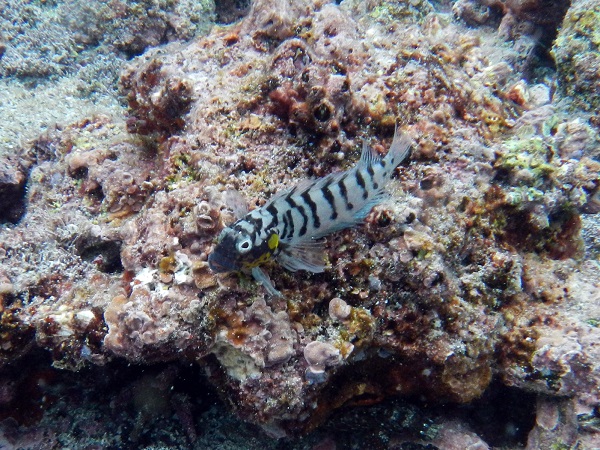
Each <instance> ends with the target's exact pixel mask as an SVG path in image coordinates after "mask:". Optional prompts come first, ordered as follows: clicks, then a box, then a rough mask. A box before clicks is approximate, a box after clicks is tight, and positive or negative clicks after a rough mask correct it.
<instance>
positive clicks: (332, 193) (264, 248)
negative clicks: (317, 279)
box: [208, 132, 410, 296]
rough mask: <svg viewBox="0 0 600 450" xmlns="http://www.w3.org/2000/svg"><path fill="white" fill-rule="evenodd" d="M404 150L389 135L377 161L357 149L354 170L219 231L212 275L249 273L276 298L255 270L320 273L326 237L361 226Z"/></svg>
mask: <svg viewBox="0 0 600 450" xmlns="http://www.w3.org/2000/svg"><path fill="white" fill-rule="evenodd" d="M409 149H410V140H409V139H408V137H407V136H405V135H398V133H397V132H395V133H394V139H393V141H392V145H391V147H390V150H389V151H388V153H387V155H386V156H385V157H384V158H383V159H382V158H380V157H379V155H378V154H377V153H375V152H374V151H372V150H371V149H369V148H368V147H367V145H366V144H363V149H362V154H361V157H360V161H359V162H358V164H357V165H356V166H355V167H353V168H351V169H349V170H347V171H345V172H338V173H332V174H330V175H327V176H326V177H323V178H320V179H317V180H307V181H304V182H302V183H300V184H298V185H296V186H295V187H294V188H292V189H291V190H289V191H285V192H283V193H280V194H277V195H275V196H273V198H271V199H270V200H269V201H268V202H267V203H266V204H265V205H264V206H262V207H260V208H258V209H255V210H253V211H251V212H249V213H248V214H246V215H245V216H244V217H242V218H241V219H239V220H238V221H237V222H235V223H234V224H233V225H231V226H230V227H228V228H226V229H224V230H223V232H222V233H221V235H220V236H219V239H218V243H217V245H216V247H215V249H214V251H213V252H212V253H211V254H210V256H209V257H208V263H209V266H210V268H211V269H212V270H213V271H214V272H231V271H243V272H248V271H250V272H251V273H252V275H253V277H254V279H255V280H256V281H258V282H259V283H261V284H262V285H263V286H264V287H265V288H266V289H267V291H268V292H269V293H270V294H272V295H278V296H279V295H281V294H280V293H279V292H278V291H277V290H276V289H275V287H274V286H273V284H272V283H271V281H270V280H269V278H268V277H267V275H266V274H265V273H264V272H263V271H262V270H261V269H260V267H259V266H261V265H262V264H264V263H266V262H267V261H269V260H271V259H275V260H276V261H277V262H279V263H280V264H281V265H282V266H283V267H285V268H286V269H288V270H291V271H297V270H307V271H309V272H315V273H317V272H323V271H324V269H325V258H324V256H325V255H324V252H323V248H324V247H323V244H322V242H319V241H317V240H318V239H319V238H322V237H324V236H326V235H328V234H331V233H334V232H336V231H339V230H343V229H344V228H349V227H352V226H354V225H356V224H358V223H360V222H362V221H363V220H364V218H365V217H366V216H367V215H368V214H369V212H370V211H371V209H372V208H373V206H375V205H376V204H378V203H380V202H381V201H382V200H383V199H384V198H385V196H386V194H385V190H384V188H385V185H386V184H387V182H388V181H389V180H390V178H391V176H392V174H393V172H394V169H395V168H396V167H397V166H398V164H400V163H401V162H402V161H403V160H404V158H406V155H407V154H408V152H409Z"/></svg>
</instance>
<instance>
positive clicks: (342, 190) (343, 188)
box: [338, 174, 354, 211]
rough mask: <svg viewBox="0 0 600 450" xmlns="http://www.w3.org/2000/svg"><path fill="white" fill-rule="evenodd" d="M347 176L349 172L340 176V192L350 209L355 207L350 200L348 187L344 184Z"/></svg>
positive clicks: (347, 207)
mask: <svg viewBox="0 0 600 450" xmlns="http://www.w3.org/2000/svg"><path fill="white" fill-rule="evenodd" d="M346 176H347V174H344V176H343V177H342V178H340V181H338V186H339V187H340V194H342V198H343V199H344V203H345V204H346V209H347V210H348V211H350V210H352V209H353V208H354V205H353V204H352V203H350V202H349V201H348V188H346V185H345V184H344V180H345V179H346Z"/></svg>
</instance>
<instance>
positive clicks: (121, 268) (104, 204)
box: [0, 0, 600, 448]
mask: <svg viewBox="0 0 600 450" xmlns="http://www.w3.org/2000/svg"><path fill="white" fill-rule="evenodd" d="M375 3H376V4H374V5H371V4H370V3H369V4H368V5H364V4H363V2H358V1H351V0H346V1H344V2H341V4H339V5H338V4H335V3H330V2H325V1H320V0H316V1H313V0H303V1H294V2H292V3H289V2H286V1H277V2H267V1H261V0H256V1H254V2H253V3H252V6H251V8H250V10H249V12H248V14H247V16H246V17H245V18H243V19H242V20H241V21H240V22H238V23H235V24H233V25H231V26H227V27H215V29H214V30H213V31H212V32H211V34H210V35H208V36H207V37H205V38H202V39H199V40H197V41H195V42H192V43H189V44H180V43H170V44H167V45H165V46H163V47H161V48H160V49H155V50H150V51H148V52H146V53H145V54H144V55H143V56H141V57H140V58H137V59H134V60H133V61H132V62H131V64H130V65H129V67H128V68H127V70H126V71H125V72H124V73H123V75H122V77H121V88H122V91H123V93H124V94H125V96H126V98H127V101H128V104H129V108H130V116H129V118H128V119H127V120H126V121H119V120H117V119H114V118H108V117H103V116H97V117H93V118H89V119H88V120H85V121H82V122H80V123H75V124H72V125H70V126H68V127H64V128H62V129H56V130H54V131H52V132H49V133H48V134H47V135H45V136H44V137H43V138H40V140H38V142H36V143H33V144H32V145H31V146H28V147H25V148H24V149H23V152H22V155H21V159H22V160H23V161H25V162H24V163H21V164H27V167H26V168H25V169H23V173H27V176H28V180H27V186H28V189H27V193H26V198H27V205H28V206H27V211H26V213H25V214H24V216H23V217H22V219H21V220H20V221H19V222H18V223H16V224H14V225H11V226H5V227H4V228H3V229H2V233H1V234H0V251H1V256H0V258H1V259H2V268H1V269H0V270H1V272H0V277H1V278H0V296H1V297H2V300H3V307H2V308H3V309H2V320H1V322H0V344H1V345H0V362H3V363H5V362H6V361H8V360H15V359H17V358H19V357H21V356H22V355H23V354H26V353H27V352H28V351H30V349H31V348H32V347H33V346H35V345H37V346H40V347H42V348H47V349H48V350H49V351H50V352H51V353H52V357H53V361H54V364H55V365H56V366H59V367H65V368H70V369H74V370H76V369H79V368H81V367H83V366H85V365H87V364H105V363H107V361H110V360H113V359H115V358H125V359H126V360H128V361H132V362H136V363H139V364H150V363H155V362H171V361H186V362H188V361H189V362H193V363H196V364H199V365H201V366H203V367H206V371H207V374H208V377H209V379H210V380H211V382H212V383H214V384H215V385H217V386H218V387H219V389H220V391H221V392H222V393H223V395H224V396H225V397H227V398H230V399H235V401H232V402H231V403H232V407H233V408H234V409H235V411H236V412H237V413H238V414H239V415H240V417H242V418H243V419H245V420H248V421H251V422H255V423H257V424H259V425H260V426H262V427H263V429H264V430H265V431H267V432H268V433H269V434H270V435H273V436H278V437H282V436H287V435H292V434H296V433H302V432H306V431H308V430H311V429H313V428H315V427H316V426H318V425H320V424H322V423H323V421H325V420H326V418H327V417H328V416H329V415H330V414H331V413H332V412H333V411H334V410H335V409H337V408H340V407H342V406H344V405H346V406H347V405H357V404H362V405H365V404H372V403H376V402H378V401H381V400H382V399H384V398H386V397H388V396H395V395H404V396H420V398H425V399H429V400H432V401H438V402H439V401H450V402H457V403H468V402H471V401H473V400H474V399H477V398H478V397H480V396H481V395H482V394H483V393H484V392H485V391H486V389H487V388H488V386H489V385H490V383H491V382H492V380H493V379H494V378H495V379H498V380H500V381H501V382H502V383H504V384H506V385H509V386H516V387H518V388H519V389H522V390H525V391H528V392H535V393H538V394H540V405H539V408H538V409H539V410H540V411H541V410H542V409H544V408H546V409H547V408H549V407H550V406H548V407H547V406H544V405H545V404H546V403H544V402H550V403H551V402H552V401H553V400H549V399H553V398H555V397H560V396H570V397H572V399H573V400H572V401H573V403H574V404H576V406H577V408H575V407H574V409H573V411H575V410H577V411H582V410H585V411H586V414H591V412H590V411H594V408H595V407H597V405H598V403H599V402H600V399H598V398H597V392H598V389H600V371H599V369H598V361H599V359H598V355H597V350H596V348H595V344H594V342H595V340H596V337H597V336H596V335H597V334H598V333H597V331H598V328H597V323H595V322H590V321H591V320H596V319H597V317H598V313H597V309H595V308H594V306H593V305H594V301H595V300H597V292H596V291H595V290H594V289H593V288H592V287H591V286H592V284H593V282H594V281H590V280H596V282H597V280H598V279H600V276H599V274H598V268H597V264H596V263H597V262H595V261H583V262H582V261H581V260H580V258H581V257H582V256H583V255H584V253H585V248H584V242H583V240H582V239H581V238H580V235H579V233H580V230H581V228H582V220H583V219H585V217H583V218H582V215H583V214H587V213H590V212H597V209H594V208H597V206H596V207H595V206H594V205H597V203H598V200H597V193H598V191H599V189H600V177H599V173H600V162H599V161H598V156H599V155H600V151H599V146H598V128H597V126H598V124H597V122H594V121H593V120H587V118H586V116H585V115H584V114H578V115H576V117H574V116H573V115H567V114H566V113H565V112H564V111H562V110H561V109H560V107H559V105H556V104H555V103H554V102H553V99H552V86H550V85H548V83H547V82H546V81H544V79H543V77H542V76H539V77H538V79H536V80H534V81H531V82H529V81H524V80H523V79H522V78H523V72H522V71H519V70H515V68H514V66H513V65H511V64H507V62H506V61H512V62H515V61H521V60H522V58H523V54H521V53H519V51H520V50H519V49H518V48H516V47H511V46H508V45H500V44H499V40H501V38H499V37H498V36H497V35H495V34H490V33H487V32H486V31H485V28H477V27H475V28H468V27H466V26H465V24H464V23H463V22H462V21H461V20H458V19H456V18H454V17H453V16H452V15H451V14H447V13H442V12H439V11H438V6H439V5H435V4H433V3H429V2H426V1H423V2H410V3H411V5H412V6H411V8H412V9H409V10H407V11H405V12H402V11H398V10H396V9H394V8H393V7H392V3H391V2H386V1H380V2H375ZM500 3H502V4H504V2H472V1H460V2H456V4H455V6H454V13H455V14H456V15H458V16H460V17H461V18H462V19H464V20H467V16H468V17H470V19H469V20H468V21H469V22H471V23H474V22H475V23H482V22H487V19H485V17H483V18H481V17H479V16H477V17H479V18H477V17H475V18H473V17H472V16H473V14H475V12H473V11H474V10H473V8H474V7H475V6H476V5H480V6H481V5H487V6H485V7H486V8H491V9H492V10H494V9H497V8H499V4H500ZM526 3H527V2H506V5H505V6H504V7H503V8H508V9H507V11H506V12H505V13H506V14H511V15H513V16H514V17H515V18H517V19H519V20H530V21H533V22H534V23H535V24H536V25H540V24H541V22H539V20H538V19H539V18H540V17H542V16H543V8H542V7H541V6H539V5H538V2H529V3H528V5H530V6H527V5H525V4H526ZM574 3H578V2H574ZM419 5H421V6H419ZM473 5H475V6H473ZM518 5H521V7H518ZM559 9H560V8H559ZM553 11H554V10H553ZM418 12H419V13H418ZM480 12H481V11H480ZM405 13H406V15H405ZM413 13H414V16H412V15H411V14H413ZM394 14H397V15H400V16H401V17H409V16H410V17H411V18H410V19H406V21H402V20H396V19H397V17H396V16H394ZM482 14H484V15H485V11H483V12H482ZM569 14H571V13H567V17H571V16H569ZM415 21H417V22H418V23H417V24H415V23H414V22H415ZM503 21H504V20H503ZM559 21H560V20H558V19H557V20H555V22H556V23H558V22H559ZM553 23H554V22H553ZM555 51H559V49H556V50H555ZM531 64H534V63H531ZM562 73H563V75H562V76H563V78H564V77H566V76H567V75H565V74H566V72H564V71H563V72H562ZM563 88H564V87H563ZM396 122H398V125H399V128H400V129H401V130H402V131H403V132H404V133H406V134H407V135H408V136H410V137H411V138H412V139H413V141H414V146H413V152H412V155H411V157H410V160H408V161H407V162H405V163H404V164H403V165H401V166H400V167H399V168H398V170H397V171H396V175H397V180H396V181H394V182H393V186H392V187H391V189H390V198H389V199H388V200H387V201H386V202H385V203H383V204H382V205H379V206H377V207H375V208H374V209H373V211H371V213H370V214H369V216H368V217H367V218H366V220H365V224H364V225H361V226H358V227H355V228H352V229H347V230H344V231H342V232H338V233H335V234H333V235H331V236H329V237H328V238H327V242H326V250H327V251H326V254H327V258H328V268H327V270H326V271H325V272H324V273H322V274H309V273H306V272H302V271H300V272H296V273H291V272H288V271H286V270H285V269H282V268H281V267H278V266H276V265H271V266H269V265H267V266H266V268H265V270H266V271H267V272H268V273H269V276H270V278H271V279H272V280H273V282H274V284H275V285H276V286H277V289H279V290H280V291H281V293H282V297H281V298H275V297H269V296H266V293H265V291H264V290H263V288H262V287H261V286H260V285H258V284H257V283H255V282H254V281H253V280H251V279H247V278H246V277H245V276H243V275H237V274H219V275H215V274H213V273H212V272H211V271H210V270H209V269H208V263H207V259H208V255H209V254H210V252H211V251H212V249H213V248H214V243H215V241H216V237H217V236H218V234H219V233H220V231H221V230H222V229H223V228H224V227H226V226H228V225H229V224H231V222H232V221H233V220H234V219H233V217H234V215H235V214H234V212H233V211H232V209H236V208H237V206H235V205H233V206H232V202H231V197H229V199H228V195H227V194H226V193H227V192H228V191H230V190H231V189H236V190H238V191H241V192H242V193H243V195H244V196H245V197H246V198H247V200H248V201H249V204H250V205H251V207H258V206H260V205H263V204H264V203H265V202H266V201H267V200H268V199H269V198H270V197H271V196H272V195H274V194H275V193H277V192H279V191H281V190H283V189H286V188H289V187H292V186H293V185H294V184H295V183H297V182H299V181H301V180H302V179H305V178H307V177H310V176H312V177H320V176H324V175H327V174H329V173H332V172H335V171H341V170H346V169H348V168H349V167H352V166H353V165H354V163H355V162H356V161H357V159H358V158H359V154H360V146H361V143H362V142H363V141H364V142H366V143H367V144H368V145H370V146H372V147H373V148H374V150H375V151H376V152H380V153H384V152H385V151H386V149H387V148H389V143H390V142H391V138H392V135H393V132H394V128H395V126H396ZM131 133H135V134H131ZM0 168H1V167H0ZM13 175H14V174H13ZM13 175H10V174H8V175H7V176H6V177H5V178H10V177H11V176H12V177H13V178H15V177H14V176H13ZM11 183H12V184H11V186H16V184H18V183H17V181H14V182H11ZM594 202H595V203H594ZM584 269H585V270H584ZM566 305H568V306H566ZM584 306H585V308H584ZM561 407H562V406H561ZM570 414H571V416H570V417H562V416H561V417H562V418H561V419H560V420H563V422H561V423H562V424H563V425H564V427H567V426H569V425H568V423H570V422H569V421H572V420H574V419H573V418H574V417H575V415H576V414H577V413H576V412H571V413H570ZM540 420H541V419H540ZM459 428H460V427H459ZM550 429H551V428H549V427H548V426H546V425H544V423H538V424H537V425H536V427H535V428H534V431H532V433H533V434H532V437H531V438H530V439H531V442H534V441H535V440H536V439H537V441H536V442H538V441H539V442H541V441H544V440H545V439H546V440H547V439H549V438H548V437H547V435H548V434H549V433H550V431H549V430H550ZM557 429H558V428H557ZM445 430H446V431H443V432H442V433H441V434H440V436H444V435H445V434H444V433H446V434H447V435H448V436H450V435H452V433H453V432H451V431H448V429H445ZM461 433H462V436H463V437H465V436H466V437H468V438H469V439H471V438H472V440H473V442H475V441H479V438H476V437H473V436H472V433H470V432H468V431H463V432H461ZM581 433H582V435H584V434H585V431H582V432H581ZM459 434H460V433H459ZM534 434H535V436H534ZM567 434H568V433H566V434H565V436H566V435H567ZM466 437H465V439H466ZM439 439H440V441H441V440H442V437H440V438H439ZM448 439H450V438H448ZM565 439H566V438H565ZM569 442H571V443H572V442H573V441H569ZM440 448H441V447H440Z"/></svg>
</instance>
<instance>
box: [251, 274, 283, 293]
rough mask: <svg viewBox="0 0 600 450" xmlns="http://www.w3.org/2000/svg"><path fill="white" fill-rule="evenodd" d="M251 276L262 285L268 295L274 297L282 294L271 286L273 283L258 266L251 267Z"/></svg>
mask: <svg viewBox="0 0 600 450" xmlns="http://www.w3.org/2000/svg"><path fill="white" fill-rule="evenodd" d="M252 276H253V277H254V279H255V280H256V281H257V282H258V284H262V285H263V287H264V288H265V289H266V290H267V292H268V293H269V295H273V296H274V297H283V295H281V292H279V291H278V290H277V289H275V286H273V283H272V282H271V279H270V278H269V276H268V275H267V274H266V273H264V272H263V271H262V270H261V269H260V267H253V268H252Z"/></svg>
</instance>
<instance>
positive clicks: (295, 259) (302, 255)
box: [277, 241, 325, 273]
mask: <svg viewBox="0 0 600 450" xmlns="http://www.w3.org/2000/svg"><path fill="white" fill-rule="evenodd" d="M323 244H324V242H323V241H311V242H301V243H298V244H292V245H290V244H288V245H287V246H286V247H285V249H282V250H281V253H280V254H279V255H278V256H277V261H278V262H279V263H280V264H281V265H282V266H283V267H285V268H286V269H288V270H291V271H292V272H295V271H297V270H307V271H308V272H313V273H321V272H323V271H324V270H325V246H324V245H323Z"/></svg>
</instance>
